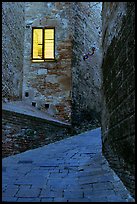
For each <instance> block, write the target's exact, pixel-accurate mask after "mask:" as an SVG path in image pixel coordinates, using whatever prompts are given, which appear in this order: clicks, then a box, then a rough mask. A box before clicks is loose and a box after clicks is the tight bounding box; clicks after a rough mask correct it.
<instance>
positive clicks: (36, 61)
mask: <svg viewBox="0 0 137 204" xmlns="http://www.w3.org/2000/svg"><path fill="white" fill-rule="evenodd" d="M31 62H32V63H43V62H57V59H47V60H33V59H32V60H31Z"/></svg>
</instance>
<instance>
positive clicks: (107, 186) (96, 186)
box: [93, 182, 113, 190]
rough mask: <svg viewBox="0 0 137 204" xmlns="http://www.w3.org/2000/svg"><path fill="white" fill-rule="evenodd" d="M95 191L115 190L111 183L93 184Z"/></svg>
mask: <svg viewBox="0 0 137 204" xmlns="http://www.w3.org/2000/svg"><path fill="white" fill-rule="evenodd" d="M93 189H98V190H102V189H106V190H107V189H113V185H112V183H110V182H102V183H93Z"/></svg>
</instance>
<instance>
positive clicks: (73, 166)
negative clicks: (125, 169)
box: [2, 128, 134, 202]
mask: <svg viewBox="0 0 137 204" xmlns="http://www.w3.org/2000/svg"><path fill="white" fill-rule="evenodd" d="M2 185H3V187H2V191H3V196H2V201H6V202H134V199H133V198H132V197H131V196H130V193H129V192H128V191H127V190H126V188H125V187H124V185H123V183H122V182H121V181H120V179H119V178H118V177H117V176H116V174H115V173H114V171H113V170H112V169H111V168H110V167H109V165H108V162H107V161H106V159H105V158H104V156H103V155H102V152H101V132H100V128H97V129H94V130H91V131H88V132H85V133H82V134H79V135H76V136H73V137H70V138H67V139H64V140H62V141H59V142H55V143H52V144H49V145H46V146H43V147H40V148H37V149H34V150H29V151H26V152H24V153H21V154H17V155H14V156H9V157H7V158H4V159H3V160H2Z"/></svg>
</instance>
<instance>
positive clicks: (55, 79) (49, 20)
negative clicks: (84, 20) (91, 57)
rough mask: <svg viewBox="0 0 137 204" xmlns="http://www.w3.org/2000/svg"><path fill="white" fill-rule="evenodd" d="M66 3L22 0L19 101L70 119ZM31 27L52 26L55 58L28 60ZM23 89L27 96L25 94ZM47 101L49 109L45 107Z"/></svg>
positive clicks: (70, 50)
mask: <svg viewBox="0 0 137 204" xmlns="http://www.w3.org/2000/svg"><path fill="white" fill-rule="evenodd" d="M72 4H73V3H71V2H70V3H69V2H26V6H25V25H26V27H25V50H24V74H23V76H24V78H23V100H25V101H26V102H27V103H28V104H30V105H31V103H32V102H36V107H37V108H38V109H41V110H43V111H45V112H48V113H50V114H51V115H56V116H58V118H60V119H61V120H65V121H70V119H71V89H72V85H71V58H72V39H71V21H70V20H69V18H70V16H71V6H72ZM32 27H55V59H56V60H55V61H54V62H41V63H38V62H32V60H31V46H32ZM25 92H28V94H29V96H28V97H25ZM45 104H49V108H48V109H47V108H45Z"/></svg>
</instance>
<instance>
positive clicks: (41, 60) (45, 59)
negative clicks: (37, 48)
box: [31, 27, 55, 63]
mask: <svg viewBox="0 0 137 204" xmlns="http://www.w3.org/2000/svg"><path fill="white" fill-rule="evenodd" d="M34 29H42V33H43V39H42V59H37V58H33V30H34ZM45 29H52V30H54V53H53V54H54V58H44V47H45V46H44V40H45ZM31 60H32V62H33V60H37V62H38V63H40V62H47V61H50V62H51V61H55V27H32V46H31Z"/></svg>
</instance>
